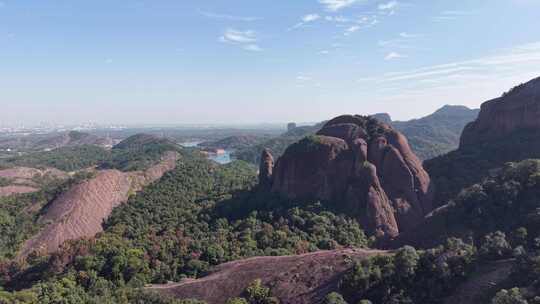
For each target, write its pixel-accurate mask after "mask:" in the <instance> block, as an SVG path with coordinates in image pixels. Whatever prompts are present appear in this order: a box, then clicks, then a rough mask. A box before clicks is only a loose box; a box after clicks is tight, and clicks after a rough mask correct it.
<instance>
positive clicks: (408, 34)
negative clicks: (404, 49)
mask: <svg viewBox="0 0 540 304" xmlns="http://www.w3.org/2000/svg"><path fill="white" fill-rule="evenodd" d="M399 37H401V38H405V39H407V38H418V37H422V35H421V34H411V33H407V32H401V33H399Z"/></svg>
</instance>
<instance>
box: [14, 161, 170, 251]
mask: <svg viewBox="0 0 540 304" xmlns="http://www.w3.org/2000/svg"><path fill="white" fill-rule="evenodd" d="M176 160H177V154H176V153H175V152H167V153H165V154H164V156H163V158H162V160H161V161H160V162H159V163H158V164H156V165H154V166H152V167H151V168H149V169H148V170H146V171H144V172H137V171H136V172H127V173H126V172H121V171H118V170H103V171H99V172H98V173H97V175H96V176H94V177H93V178H91V179H89V180H87V181H84V182H82V183H80V184H78V185H76V186H74V187H72V188H71V189H69V190H68V191H66V192H65V193H63V194H62V195H60V196H59V197H58V198H57V199H56V200H54V201H53V202H51V203H50V204H49V206H47V207H46V209H45V210H44V214H43V215H42V217H41V218H40V219H39V221H40V222H41V223H42V224H44V225H45V227H44V228H43V229H42V230H41V231H40V232H39V233H38V234H37V235H35V236H34V237H32V238H31V239H29V240H28V241H26V243H25V244H24V245H23V247H22V249H21V251H20V254H19V257H20V258H22V259H24V258H26V257H27V256H28V255H29V254H30V253H32V252H38V253H40V254H48V253H52V252H55V251H56V250H58V248H60V246H61V245H62V244H63V243H64V242H66V241H68V240H76V239H80V238H85V237H86V238H89V237H93V236H95V235H96V234H97V233H99V232H101V231H102V223H103V221H104V220H106V219H107V218H108V217H109V215H110V214H111V212H112V210H113V209H114V208H115V207H117V206H119V205H120V204H122V203H124V202H126V201H127V199H128V198H129V195H130V194H132V193H133V192H134V191H138V190H141V188H142V187H143V186H145V185H148V184H150V183H152V182H154V181H156V180H158V179H159V178H160V177H161V176H163V174H165V173H166V172H168V171H170V170H173V169H174V168H175V167H176Z"/></svg>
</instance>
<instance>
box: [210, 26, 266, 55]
mask: <svg viewBox="0 0 540 304" xmlns="http://www.w3.org/2000/svg"><path fill="white" fill-rule="evenodd" d="M219 41H221V42H223V43H229V44H235V45H239V46H241V47H242V49H244V50H246V51H251V52H261V51H263V49H262V48H261V47H260V46H259V45H257V44H256V43H255V42H257V41H258V39H257V35H256V33H255V31H253V30H246V31H239V30H235V29H227V30H225V33H223V35H222V36H221V37H219Z"/></svg>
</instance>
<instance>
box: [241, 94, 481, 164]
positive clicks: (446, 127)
mask: <svg viewBox="0 0 540 304" xmlns="http://www.w3.org/2000/svg"><path fill="white" fill-rule="evenodd" d="M478 112H479V109H469V108H467V107H465V106H454V105H445V106H444V107H442V108H440V109H438V110H437V111H435V112H434V113H433V114H430V115H428V116H425V117H422V118H419V119H413V120H409V121H393V120H392V118H391V116H390V115H389V114H387V113H378V114H374V115H372V117H374V118H376V119H377V120H379V121H381V122H384V123H387V124H390V125H391V126H393V127H394V128H396V129H397V130H399V131H400V132H402V133H403V134H404V135H405V136H406V137H407V138H408V139H409V143H410V145H411V147H412V149H413V151H414V152H415V153H416V155H418V157H420V159H422V160H426V159H430V158H433V157H436V156H439V155H442V154H445V153H448V152H450V151H452V150H454V149H456V148H457V147H458V146H459V137H460V135H461V132H462V131H463V128H464V127H465V126H466V125H467V124H468V123H469V122H471V121H473V120H475V119H476V117H477V116H478ZM324 123H325V122H321V123H319V124H316V125H313V126H303V127H297V128H295V129H292V130H289V131H287V132H286V133H284V134H282V135H280V136H277V137H274V138H272V139H269V140H267V141H264V142H262V143H259V144H257V145H254V146H250V147H241V148H240V149H239V150H238V151H237V152H236V153H235V156H236V157H237V158H238V159H241V160H245V161H248V162H252V163H258V162H259V157H260V155H261V152H262V151H263V149H265V148H268V149H270V151H271V152H272V154H273V155H274V157H276V158H277V157H279V156H280V155H282V154H283V152H285V149H286V148H287V147H288V146H289V145H291V144H293V143H294V142H296V141H298V140H300V139H302V138H303V137H305V136H308V135H311V134H315V133H317V132H318V131H319V130H320V129H321V127H322V126H323V125H324Z"/></svg>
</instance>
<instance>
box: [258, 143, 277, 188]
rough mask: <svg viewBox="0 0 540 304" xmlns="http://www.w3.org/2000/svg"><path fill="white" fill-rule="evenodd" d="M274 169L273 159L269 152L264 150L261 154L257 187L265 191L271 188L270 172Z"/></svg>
mask: <svg viewBox="0 0 540 304" xmlns="http://www.w3.org/2000/svg"><path fill="white" fill-rule="evenodd" d="M273 168H274V157H272V153H270V150H268V149H264V150H263V152H262V154H261V164H260V166H259V185H260V186H261V187H263V188H265V189H270V187H272V170H273Z"/></svg>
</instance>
